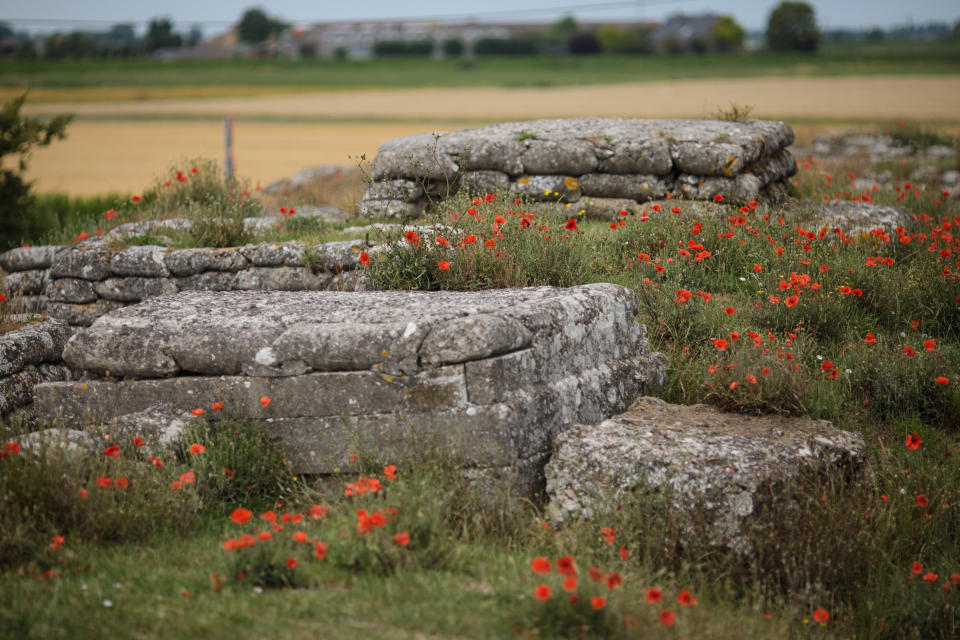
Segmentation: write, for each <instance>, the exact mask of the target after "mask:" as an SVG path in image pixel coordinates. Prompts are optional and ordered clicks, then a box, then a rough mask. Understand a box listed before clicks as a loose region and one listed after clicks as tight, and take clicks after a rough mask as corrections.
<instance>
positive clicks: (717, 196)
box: [713, 193, 723, 202]
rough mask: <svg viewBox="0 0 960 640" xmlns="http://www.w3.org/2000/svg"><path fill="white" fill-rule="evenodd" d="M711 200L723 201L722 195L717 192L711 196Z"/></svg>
mask: <svg viewBox="0 0 960 640" xmlns="http://www.w3.org/2000/svg"><path fill="white" fill-rule="evenodd" d="M713 201H714V202H723V196H722V195H720V194H719V193H718V194H717V195H715V196H713Z"/></svg>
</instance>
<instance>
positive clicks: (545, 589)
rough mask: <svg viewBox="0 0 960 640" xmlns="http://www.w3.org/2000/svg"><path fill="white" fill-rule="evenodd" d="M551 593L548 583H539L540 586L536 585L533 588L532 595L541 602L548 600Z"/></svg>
mask: <svg viewBox="0 0 960 640" xmlns="http://www.w3.org/2000/svg"><path fill="white" fill-rule="evenodd" d="M551 593H552V592H551V591H550V585H548V584H541V585H540V586H538V587H537V588H536V589H534V590H533V595H534V597H535V598H536V599H537V600H540V601H541V602H546V601H547V600H549V599H550V595H551Z"/></svg>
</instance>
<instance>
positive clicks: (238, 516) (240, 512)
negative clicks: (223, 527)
mask: <svg viewBox="0 0 960 640" xmlns="http://www.w3.org/2000/svg"><path fill="white" fill-rule="evenodd" d="M252 517H253V512H252V511H250V510H249V509H244V508H243V507H239V508H237V509H234V510H233V512H232V513H231V514H230V519H231V520H233V521H234V522H236V523H237V524H244V523H246V522H250V518H252Z"/></svg>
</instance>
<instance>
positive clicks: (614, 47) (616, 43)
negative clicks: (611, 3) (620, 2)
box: [593, 24, 627, 53]
mask: <svg viewBox="0 0 960 640" xmlns="http://www.w3.org/2000/svg"><path fill="white" fill-rule="evenodd" d="M593 35H594V37H596V39H597V42H599V43H600V48H601V49H603V52H604V53H622V52H623V43H624V41H625V40H626V39H627V34H626V32H625V31H624V30H623V29H621V28H620V27H618V26H616V25H612V24H605V25H603V26H601V27H597V30H596V31H594V33H593Z"/></svg>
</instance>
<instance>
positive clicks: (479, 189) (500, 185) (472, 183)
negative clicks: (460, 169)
mask: <svg viewBox="0 0 960 640" xmlns="http://www.w3.org/2000/svg"><path fill="white" fill-rule="evenodd" d="M509 184H510V176H508V175H507V174H506V173H504V172H503V171H493V170H476V171H468V172H466V173H465V174H463V177H462V178H461V180H460V187H461V188H462V189H464V190H466V191H467V193H469V194H471V195H475V196H477V195H484V194H487V193H496V192H498V191H502V190H504V189H506V188H507V186H508V185H509Z"/></svg>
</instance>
